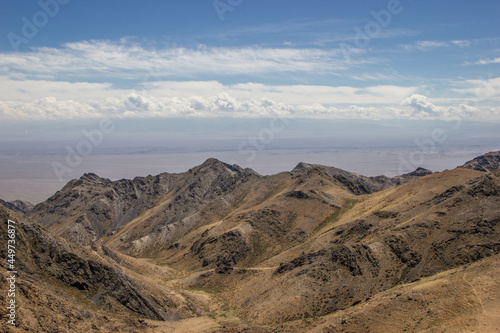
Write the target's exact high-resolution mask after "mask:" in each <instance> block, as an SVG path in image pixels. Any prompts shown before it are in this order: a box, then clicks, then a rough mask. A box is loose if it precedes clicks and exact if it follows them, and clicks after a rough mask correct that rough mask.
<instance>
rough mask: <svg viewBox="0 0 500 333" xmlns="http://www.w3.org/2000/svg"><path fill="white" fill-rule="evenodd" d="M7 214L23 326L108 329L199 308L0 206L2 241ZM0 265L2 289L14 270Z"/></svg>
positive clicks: (172, 317)
mask: <svg viewBox="0 0 500 333" xmlns="http://www.w3.org/2000/svg"><path fill="white" fill-rule="evenodd" d="M8 220H12V221H14V222H15V224H12V225H13V226H15V249H16V251H15V261H14V266H15V270H16V271H17V274H16V275H15V277H16V288H15V290H16V296H15V300H16V305H17V317H18V319H17V323H18V325H17V327H18V328H19V329H20V330H21V331H29V332H49V331H51V332H74V331H81V332H83V331H85V332H90V331H98V329H97V327H108V329H110V330H111V329H113V328H116V327H120V326H125V327H128V326H130V327H134V326H136V327H140V326H141V322H143V319H145V318H151V319H156V320H179V319H183V318H188V317H191V316H193V315H195V314H199V311H200V310H198V306H197V305H196V304H197V302H196V301H194V300H192V299H190V298H189V296H186V295H183V294H180V293H175V292H173V291H170V292H169V291H168V290H160V289H158V288H155V287H154V286H151V285H146V284H144V283H142V282H140V281H139V280H135V279H132V278H130V277H129V276H127V275H126V274H124V272H123V270H122V269H120V267H119V266H118V265H114V264H113V261H112V260H109V258H106V257H105V256H101V255H99V254H98V253H97V252H95V251H92V250H90V249H85V248H82V247H80V246H78V245H71V244H68V243H67V242H65V241H64V240H61V239H57V238H54V237H53V236H51V235H49V234H48V233H47V232H46V231H44V230H43V229H42V228H40V227H39V226H37V225H33V224H31V223H29V222H27V221H25V219H24V217H23V216H22V215H20V214H16V213H14V212H13V211H11V210H8V209H6V208H3V207H1V206H0V223H1V232H2V235H4V236H2V239H3V240H5V241H6V240H7V239H8V238H7V235H8V234H9V233H8V232H7V225H8V223H7V221H8ZM2 243H4V242H2ZM4 244H6V242H5V243H4ZM6 251H7V246H3V247H2V248H1V249H0V252H1V255H2V258H7V253H6ZM0 265H1V266H2V270H1V276H2V278H1V282H0V284H1V289H2V290H7V289H9V288H7V277H11V276H13V275H12V274H11V273H8V271H10V270H12V269H10V267H9V268H8V267H7V262H6V261H5V260H2V262H1V264H0ZM10 299H12V297H10V298H9V300H10ZM0 301H1V303H2V304H3V305H2V307H1V310H0V311H1V315H2V318H6V316H5V315H6V311H7V310H6V305H5V304H6V303H5V302H6V301H7V293H3V292H2V293H1V295H0ZM200 309H201V307H200ZM108 317H109V318H108ZM127 318H128V319H127ZM141 318H142V319H141ZM6 327H9V326H6ZM3 328H5V326H4V327H3ZM13 329H14V328H13Z"/></svg>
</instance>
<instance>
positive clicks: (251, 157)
mask: <svg viewBox="0 0 500 333" xmlns="http://www.w3.org/2000/svg"><path fill="white" fill-rule="evenodd" d="M96 124H97V121H92V120H88V121H81V122H76V123H58V122H54V123H46V124H42V125H39V124H38V125H36V126H34V125H30V124H26V123H14V124H7V123H4V124H0V198H1V199H3V200H7V201H11V200H15V199H22V200H27V201H30V202H32V203H39V202H41V201H43V200H45V199H47V198H48V197H49V196H51V195H53V194H54V193H55V192H56V191H57V190H59V189H61V188H62V187H63V186H64V185H65V184H66V183H67V182H68V181H70V180H71V179H75V178H79V177H81V176H82V175H83V174H84V173H87V172H93V173H96V174H97V175H99V176H101V177H105V178H109V179H111V180H117V179H121V178H128V179H131V178H134V177H136V176H147V175H157V174H159V173H162V172H169V173H179V172H185V171H187V170H189V169H190V168H192V167H194V166H197V165H199V164H201V163H203V162H204V161H205V160H206V159H208V158H211V157H214V158H217V159H219V160H221V161H223V162H225V163H229V164H237V165H239V166H241V167H243V168H247V167H248V168H252V169H254V170H255V171H257V172H258V173H260V174H262V175H270V174H275V173H278V172H283V171H290V170H292V169H293V168H294V167H295V165H297V163H299V162H306V163H315V164H323V165H328V166H334V167H337V168H341V169H344V170H348V171H351V172H356V173H359V174H362V175H366V176H376V175H387V176H396V175H399V174H402V173H407V172H410V171H413V170H415V169H416V168H417V167H424V168H427V169H430V170H431V171H442V170H445V169H452V168H455V167H457V166H459V165H461V164H463V163H464V162H466V161H468V160H470V159H472V158H474V157H477V156H479V155H482V154H484V153H486V152H489V151H496V150H499V149H500V145H499V144H500V131H498V128H500V126H499V124H494V123H486V122H483V123H478V122H469V123H463V124H460V126H455V125H456V123H454V122H443V121H411V122H409V121H406V122H405V121H348V120H344V121H338V120H301V119H294V120H287V121H286V126H283V127H282V128H280V130H276V128H275V127H273V126H271V124H272V123H271V120H269V119H253V120H252V119H250V120H249V119H208V120H207V119H205V120H203V119H191V120H185V119H169V120H121V121H118V120H115V121H114V123H113V125H114V128H115V129H114V131H113V133H110V134H106V135H104V137H103V140H102V143H100V144H98V145H97V146H94V147H93V149H92V151H91V153H90V154H88V155H87V156H83V157H82V160H81V163H77V165H76V166H71V167H69V169H66V170H65V171H66V172H65V173H64V174H63V175H62V179H58V177H57V174H56V172H55V171H54V169H53V164H54V163H60V164H61V165H66V166H67V163H66V157H67V155H68V153H67V151H68V150H67V149H68V147H70V148H71V149H73V150H75V149H76V147H77V146H78V144H79V143H80V142H82V141H85V140H86V137H85V136H84V135H83V134H82V133H83V132H82V131H83V130H86V131H92V130H95V129H96V128H97V125H96ZM281 124H283V123H281ZM436 129H438V130H439V131H440V134H441V137H443V138H446V140H438V142H433V144H432V146H429V142H431V139H432V137H433V133H435V130H436ZM419 143H420V145H419ZM422 143H427V144H422Z"/></svg>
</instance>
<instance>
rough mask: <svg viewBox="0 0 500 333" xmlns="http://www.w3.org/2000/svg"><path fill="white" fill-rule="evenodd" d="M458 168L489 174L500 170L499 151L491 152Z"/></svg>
mask: <svg viewBox="0 0 500 333" xmlns="http://www.w3.org/2000/svg"><path fill="white" fill-rule="evenodd" d="M459 168H465V169H472V170H476V171H481V172H491V171H495V170H498V169H499V168H500V151H492V152H489V153H486V154H484V155H481V156H478V157H476V158H475V159H473V160H470V161H468V162H465V163H464V164H463V165H461V166H459Z"/></svg>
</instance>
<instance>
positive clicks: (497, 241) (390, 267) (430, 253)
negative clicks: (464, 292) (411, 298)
mask: <svg viewBox="0 0 500 333" xmlns="http://www.w3.org/2000/svg"><path fill="white" fill-rule="evenodd" d="M463 173H464V171H462V170H461V169H457V170H455V171H451V172H448V174H447V175H444V177H445V178H447V181H451V180H453V179H455V180H459V179H460V177H464V176H465V175H464V174H463ZM474 175H475V174H474V171H472V172H470V174H469V177H470V178H472V177H473V176H474ZM437 176H438V175H431V176H427V177H424V178H422V179H419V180H417V181H415V182H413V183H414V184H413V185H411V184H410V183H408V184H407V185H408V186H410V185H411V187H413V188H416V187H423V188H425V187H427V186H429V185H431V184H436V177H437ZM441 176H442V177H443V175H441ZM465 177H467V176H465ZM415 183H421V184H415ZM459 184H460V182H459ZM431 187H432V185H431ZM388 191H391V190H388ZM374 195H377V196H380V197H383V196H389V197H390V195H391V194H384V192H380V193H376V194H374ZM380 197H379V198H380ZM366 200H370V197H367V198H366ZM395 200H397V199H396V198H395ZM405 201H406V204H407V205H408V206H410V207H409V208H406V207H405V205H400V206H399V207H400V208H402V209H398V210H395V209H394V210H377V211H374V212H371V211H369V210H367V209H366V207H363V205H362V204H357V205H354V206H353V207H352V208H351V209H350V211H349V212H350V213H351V214H354V215H355V216H357V218H355V219H351V220H349V221H341V220H342V218H341V219H340V220H339V221H337V222H335V221H333V223H332V225H331V226H330V230H329V231H326V232H325V233H323V234H322V235H320V236H317V237H314V236H313V237H312V238H311V239H310V240H308V241H306V242H305V246H300V247H298V248H295V249H293V250H291V251H288V252H290V253H289V254H288V255H287V256H288V257H290V259H289V260H283V258H284V257H286V256H283V255H281V256H278V258H277V259H276V258H271V259H270V260H268V261H266V262H264V263H262V265H261V266H257V267H256V268H252V269H245V268H240V267H236V268H234V269H233V270H217V269H216V270H214V271H208V272H204V273H203V274H201V275H193V276H192V277H190V278H189V279H187V280H186V281H185V283H186V284H187V285H189V286H191V287H194V286H196V287H198V288H208V289H212V288H213V289H216V290H217V289H218V288H221V286H224V287H223V288H222V289H221V292H222V294H223V295H225V297H227V299H228V300H231V301H230V302H231V304H232V306H234V308H235V309H238V313H239V314H240V315H242V316H244V317H245V318H247V319H248V320H250V321H252V322H257V323H268V324H270V323H273V324H276V323H282V322H287V321H290V320H294V319H298V318H308V317H318V316H323V315H327V314H329V313H333V312H336V311H339V310H342V309H347V308H349V307H351V306H354V305H356V304H359V303H360V302H366V301H367V300H369V299H370V298H372V297H374V295H377V294H378V293H380V292H383V291H385V290H389V289H391V288H394V287H396V286H398V285H399V284H401V283H409V282H414V281H418V280H419V279H422V278H425V277H429V276H433V275H435V274H438V273H440V272H443V271H446V270H449V269H452V268H454V267H459V266H462V265H467V264H469V263H472V262H475V261H477V260H479V259H481V258H486V257H489V256H492V255H495V254H497V253H499V252H500V224H499V221H500V210H499V209H498V207H499V204H500V172H496V173H491V174H489V175H486V176H482V177H479V178H473V179H472V180H471V181H470V182H467V183H465V184H460V185H456V186H453V187H451V188H449V189H447V190H443V192H441V193H439V194H437V195H424V196H420V197H416V196H409V197H407V198H406V200H405ZM389 204H390V202H389ZM393 204H394V202H393ZM388 206H389V205H388ZM395 207H396V206H393V208H395ZM336 225H337V226H336ZM326 228H327V227H325V229H326ZM193 250H194V249H193ZM221 273H224V274H221Z"/></svg>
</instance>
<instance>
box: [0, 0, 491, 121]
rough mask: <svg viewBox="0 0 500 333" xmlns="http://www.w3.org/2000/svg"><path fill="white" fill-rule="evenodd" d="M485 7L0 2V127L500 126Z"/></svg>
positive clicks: (219, 0) (409, 0)
mask: <svg viewBox="0 0 500 333" xmlns="http://www.w3.org/2000/svg"><path fill="white" fill-rule="evenodd" d="M498 13H500V2H498V1H492V0H487V1H480V2H473V1H436V2H430V1H421V0H420V1H419V0H402V1H397V0H388V1H343V2H340V1H326V0H321V1H308V2H306V1H298V0H292V1H290V0H288V1H282V0H278V1H260V0H253V1H250V0H216V1H213V0H209V1H204V0H198V1H194V0H183V1H130V0H127V1H124V0H121V1H117V0H109V1H94V0H85V1H82V0H40V1H27V0H16V1H14V0H6V1H2V2H0V40H1V42H0V119H2V120H4V121H8V120H26V121H37V120H45V119H81V118H85V119H93V118H100V117H111V118H112V117H119V118H135V117H140V118H158V117H161V118H165V117H216V116H224V117H227V116H231V117H252V118H255V117H272V116H276V115H279V116H288V117H301V118H320V119H321V118H328V119H337V118H342V119H346V118H353V119H454V118H457V117H459V118H460V117H468V118H470V119H474V120H487V121H492V120H493V121H497V120H500V20H498Z"/></svg>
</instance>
